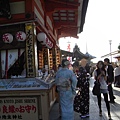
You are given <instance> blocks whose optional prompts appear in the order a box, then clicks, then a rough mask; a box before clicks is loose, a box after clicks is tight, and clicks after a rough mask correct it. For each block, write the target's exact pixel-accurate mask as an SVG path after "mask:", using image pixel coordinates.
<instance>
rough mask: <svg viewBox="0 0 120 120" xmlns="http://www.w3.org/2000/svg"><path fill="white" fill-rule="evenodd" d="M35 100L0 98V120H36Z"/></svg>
mask: <svg viewBox="0 0 120 120" xmlns="http://www.w3.org/2000/svg"><path fill="white" fill-rule="evenodd" d="M37 106H38V105H37V98H35V97H31V98H30V97H26V98H25V97H19V98H0V120H38V107H37Z"/></svg>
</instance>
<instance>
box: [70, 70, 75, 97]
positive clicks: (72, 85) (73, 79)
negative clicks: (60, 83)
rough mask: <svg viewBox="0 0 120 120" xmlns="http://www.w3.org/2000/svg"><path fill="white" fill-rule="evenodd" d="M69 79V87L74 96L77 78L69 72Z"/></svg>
mask: <svg viewBox="0 0 120 120" xmlns="http://www.w3.org/2000/svg"><path fill="white" fill-rule="evenodd" d="M70 79H71V87H72V92H73V95H76V86H77V77H76V75H75V74H74V73H73V72H71V78H70Z"/></svg>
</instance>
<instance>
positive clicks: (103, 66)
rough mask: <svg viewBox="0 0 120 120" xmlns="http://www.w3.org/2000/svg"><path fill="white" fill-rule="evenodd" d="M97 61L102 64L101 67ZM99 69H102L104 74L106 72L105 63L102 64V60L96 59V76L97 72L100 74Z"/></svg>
mask: <svg viewBox="0 0 120 120" xmlns="http://www.w3.org/2000/svg"><path fill="white" fill-rule="evenodd" d="M99 63H101V64H102V68H99ZM101 70H102V71H104V72H105V74H106V70H105V65H104V62H103V61H102V60H100V61H98V63H97V70H96V71H97V76H98V75H99V74H101Z"/></svg>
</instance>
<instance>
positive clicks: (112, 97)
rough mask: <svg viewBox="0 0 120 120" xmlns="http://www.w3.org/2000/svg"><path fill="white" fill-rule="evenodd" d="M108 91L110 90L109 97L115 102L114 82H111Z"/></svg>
mask: <svg viewBox="0 0 120 120" xmlns="http://www.w3.org/2000/svg"><path fill="white" fill-rule="evenodd" d="M108 91H109V98H110V101H111V102H113V101H114V95H113V88H112V84H109V85H108Z"/></svg>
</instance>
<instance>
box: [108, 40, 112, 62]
mask: <svg viewBox="0 0 120 120" xmlns="http://www.w3.org/2000/svg"><path fill="white" fill-rule="evenodd" d="M109 43H110V57H111V63H112V54H111V44H112V40H109Z"/></svg>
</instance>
